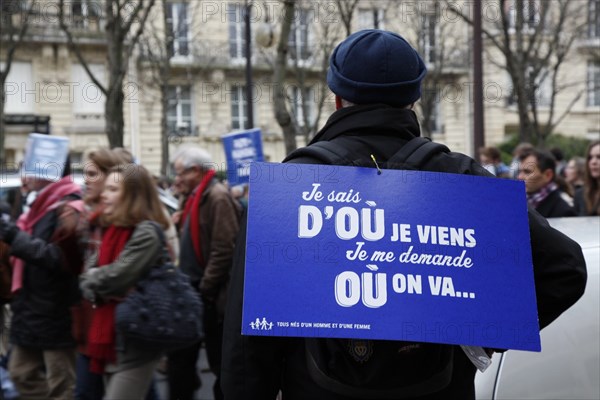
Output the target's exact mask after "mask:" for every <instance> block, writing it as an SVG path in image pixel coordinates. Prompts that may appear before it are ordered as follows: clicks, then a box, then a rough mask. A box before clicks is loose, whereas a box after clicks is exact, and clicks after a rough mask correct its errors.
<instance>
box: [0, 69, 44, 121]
mask: <svg viewBox="0 0 600 400" xmlns="http://www.w3.org/2000/svg"><path fill="white" fill-rule="evenodd" d="M5 68H6V64H5V63H4V62H0V70H2V71H4V70H5ZM4 90H5V96H6V97H5V103H4V112H5V113H6V114H33V113H34V112H35V103H39V102H40V91H41V90H40V86H39V83H34V82H33V71H32V68H31V63H28V62H19V61H13V62H12V63H11V67H10V72H9V73H8V76H7V77H6V80H5V82H4Z"/></svg>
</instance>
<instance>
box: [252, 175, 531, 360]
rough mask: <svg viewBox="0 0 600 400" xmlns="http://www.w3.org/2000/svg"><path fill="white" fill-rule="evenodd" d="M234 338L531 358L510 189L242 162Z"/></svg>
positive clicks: (527, 289)
mask: <svg viewBox="0 0 600 400" xmlns="http://www.w3.org/2000/svg"><path fill="white" fill-rule="evenodd" d="M241 329H242V334H244V335H264V336H298V337H332V338H360V339H386V340H403V341H415V342H433V343H447V344H461V345H473V346H483V347H491V348H502V349H519V350H531V351H539V350H540V336H539V325H538V318H537V307H536V297H535V287H534V280H533V264H532V258H531V247H530V238H529V225H528V217H527V201H526V196H525V187H524V184H523V182H520V181H512V180H503V179H496V178H486V177H479V176H469V175H457V174H446V173H433V172H419V171H400V170H383V171H382V174H381V175H378V174H377V170H376V169H374V168H357V167H340V166H325V165H302V164H273V163H253V164H252V166H251V168H250V193H249V209H248V231H247V243H246V269H245V282H244V308H243V322H242V327H241Z"/></svg>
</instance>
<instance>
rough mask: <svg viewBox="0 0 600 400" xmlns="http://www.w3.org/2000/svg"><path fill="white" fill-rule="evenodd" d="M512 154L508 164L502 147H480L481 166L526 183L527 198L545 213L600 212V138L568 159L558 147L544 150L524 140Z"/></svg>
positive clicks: (581, 214)
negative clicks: (503, 156)
mask: <svg viewBox="0 0 600 400" xmlns="http://www.w3.org/2000/svg"><path fill="white" fill-rule="evenodd" d="M512 155H513V160H512V162H511V164H510V166H507V165H506V164H504V163H503V162H502V159H501V153H500V150H499V149H498V148H496V147H484V148H481V149H480V150H479V157H480V162H481V165H483V166H484V167H485V168H486V169H487V170H488V171H489V172H490V173H492V174H493V175H495V176H497V177H500V178H510V179H519V180H522V181H524V182H525V191H526V193H527V201H528V202H529V204H530V205H531V206H532V207H533V208H535V209H536V210H537V211H538V212H539V213H540V214H541V215H542V216H544V217H546V218H558V217H572V216H586V215H600V141H594V142H592V143H590V145H589V146H588V148H587V151H586V154H585V155H582V156H575V157H573V158H571V159H570V160H568V161H567V160H564V159H563V153H562V151H561V150H560V149H558V148H553V149H551V150H549V151H548V150H542V149H538V148H535V147H534V146H533V145H531V144H530V143H520V144H519V145H517V146H516V147H515V149H514V151H513V153H512Z"/></svg>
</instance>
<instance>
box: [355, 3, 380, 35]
mask: <svg viewBox="0 0 600 400" xmlns="http://www.w3.org/2000/svg"><path fill="white" fill-rule="evenodd" d="M384 16H385V12H384V10H382V9H375V8H359V9H358V30H363V29H384V24H383V20H384Z"/></svg>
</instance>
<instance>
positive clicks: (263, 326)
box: [250, 317, 273, 331]
mask: <svg viewBox="0 0 600 400" xmlns="http://www.w3.org/2000/svg"><path fill="white" fill-rule="evenodd" d="M250 328H252V330H255V331H270V330H271V329H273V323H272V322H267V319H266V318H265V317H263V319H262V320H261V319H260V318H256V321H253V322H250Z"/></svg>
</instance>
